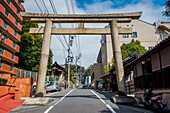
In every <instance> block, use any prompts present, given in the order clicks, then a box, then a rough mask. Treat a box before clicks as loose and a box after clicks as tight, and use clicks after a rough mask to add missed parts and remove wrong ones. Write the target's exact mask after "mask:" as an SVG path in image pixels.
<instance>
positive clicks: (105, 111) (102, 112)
mask: <svg viewBox="0 0 170 113" xmlns="http://www.w3.org/2000/svg"><path fill="white" fill-rule="evenodd" d="M99 113H112V112H111V111H110V110H109V109H108V108H107V109H105V110H101V111H99Z"/></svg>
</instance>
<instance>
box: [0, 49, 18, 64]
mask: <svg viewBox="0 0 170 113" xmlns="http://www.w3.org/2000/svg"><path fill="white" fill-rule="evenodd" d="M0 56H1V57H2V58H5V59H7V61H10V62H11V63H18V57H17V56H15V55H13V54H12V53H10V52H8V51H7V50H4V49H2V48H0Z"/></svg>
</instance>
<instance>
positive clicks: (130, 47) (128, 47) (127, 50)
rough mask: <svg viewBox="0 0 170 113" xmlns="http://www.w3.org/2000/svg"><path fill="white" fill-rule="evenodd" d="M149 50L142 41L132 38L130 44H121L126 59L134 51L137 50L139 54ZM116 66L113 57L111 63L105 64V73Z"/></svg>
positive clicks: (123, 57)
mask: <svg viewBox="0 0 170 113" xmlns="http://www.w3.org/2000/svg"><path fill="white" fill-rule="evenodd" d="M146 51H147V50H146V49H145V47H143V46H142V45H141V43H140V41H138V40H136V41H135V40H134V39H133V40H131V42H130V43H128V44H123V45H122V46H121V52H122V59H125V58H126V57H128V56H129V55H130V54H131V53H132V52H136V53H137V54H138V56H140V55H142V54H143V53H145V52H146ZM114 66H115V63H114V58H112V61H111V62H110V63H108V65H105V66H104V72H105V74H108V73H109V70H110V69H111V68H112V67H114Z"/></svg>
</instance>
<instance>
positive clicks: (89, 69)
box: [84, 65, 93, 77]
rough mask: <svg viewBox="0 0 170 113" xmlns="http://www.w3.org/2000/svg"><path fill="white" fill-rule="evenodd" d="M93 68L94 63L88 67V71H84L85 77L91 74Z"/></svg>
mask: <svg viewBox="0 0 170 113" xmlns="http://www.w3.org/2000/svg"><path fill="white" fill-rule="evenodd" d="M92 68H93V65H90V66H89V67H88V68H87V69H86V71H85V73H84V77H86V76H89V75H90V74H91V70H92Z"/></svg>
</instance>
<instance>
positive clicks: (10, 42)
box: [0, 35, 20, 52]
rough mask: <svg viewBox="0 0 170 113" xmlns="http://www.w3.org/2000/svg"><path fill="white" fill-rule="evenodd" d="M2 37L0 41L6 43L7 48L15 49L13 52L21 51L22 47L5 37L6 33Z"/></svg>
mask: <svg viewBox="0 0 170 113" xmlns="http://www.w3.org/2000/svg"><path fill="white" fill-rule="evenodd" d="M1 37H2V38H0V41H2V42H3V44H5V45H6V46H5V47H6V48H8V49H10V50H11V51H13V52H19V49H20V47H19V46H18V45H17V44H15V43H14V42H13V41H11V40H10V39H9V38H3V37H4V35H1ZM3 44H2V46H3Z"/></svg>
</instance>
